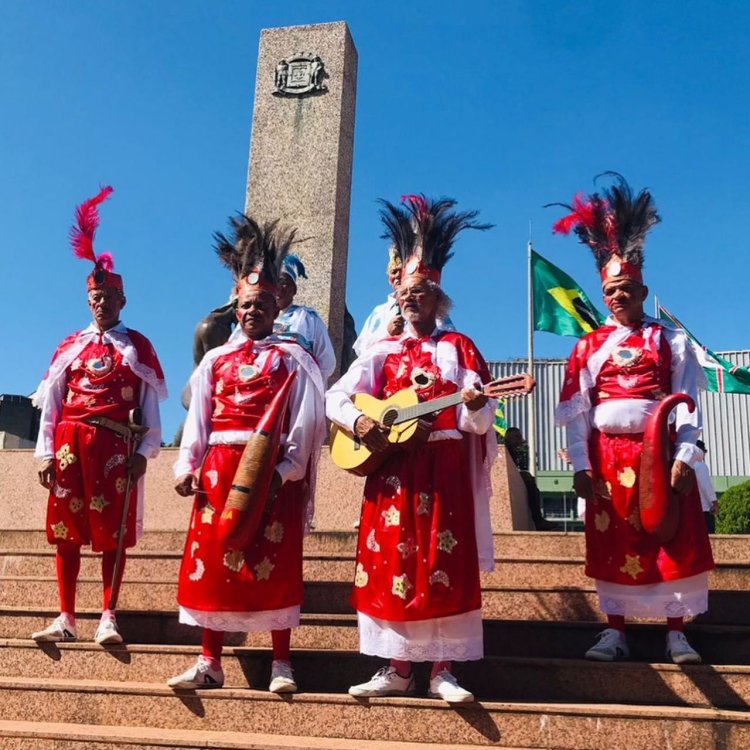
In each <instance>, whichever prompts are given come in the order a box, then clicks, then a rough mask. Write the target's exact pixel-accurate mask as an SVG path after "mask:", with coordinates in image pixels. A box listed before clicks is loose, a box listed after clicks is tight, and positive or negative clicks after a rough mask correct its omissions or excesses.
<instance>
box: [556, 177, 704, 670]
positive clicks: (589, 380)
mask: <svg viewBox="0 0 750 750" xmlns="http://www.w3.org/2000/svg"><path fill="white" fill-rule="evenodd" d="M613 176H614V178H615V184H614V185H613V186H612V187H611V188H610V189H608V190H604V191H602V194H598V193H596V194H594V195H591V196H588V197H587V198H583V197H582V196H580V195H577V196H576V197H575V199H574V201H573V205H572V206H568V208H571V209H572V213H571V214H570V215H569V216H566V217H565V218H563V219H561V220H560V221H559V222H557V223H556V224H555V227H554V231H556V232H563V233H565V234H567V233H568V232H569V231H570V230H571V229H573V230H575V232H576V234H577V235H578V236H579V238H580V240H581V242H583V243H585V244H587V245H589V247H590V248H591V249H592V251H593V253H594V257H595V259H596V261H597V266H598V268H599V271H600V274H601V279H602V291H603V294H604V302H605V303H606V305H607V307H608V308H609V310H610V312H611V315H610V317H609V318H608V319H607V321H606V323H605V324H604V325H603V326H602V327H601V328H598V329H597V330H595V331H592V332H591V333H589V334H587V335H586V336H584V337H583V338H582V339H581V340H580V341H579V342H578V344H577V345H576V347H575V349H574V350H573V353H572V354H571V357H570V360H569V362H568V367H567V371H566V375H565V382H564V384H563V388H562V393H561V396H560V404H559V406H558V407H557V414H556V416H557V422H558V424H560V425H565V426H566V428H567V435H568V449H567V450H568V455H569V457H570V461H571V463H572V464H573V470H574V472H575V475H574V489H575V491H576V493H577V494H578V496H579V497H582V498H585V500H586V505H587V508H586V514H585V521H586V574H587V575H589V576H590V577H592V578H594V579H595V580H596V587H597V592H598V594H599V606H600V607H601V610H602V612H603V613H604V614H605V615H607V624H608V627H607V628H606V629H605V630H604V631H603V632H602V633H600V634H599V636H598V637H597V642H596V643H595V644H594V646H592V648H590V649H589V650H588V651H587V652H586V658H588V659H594V660H599V661H612V660H614V659H619V658H625V657H627V656H628V655H629V652H628V645H627V641H626V638H625V618H626V617H628V616H633V617H650V618H653V617H659V618H662V617H663V618H666V620H667V627H668V633H667V642H666V652H667V657H668V658H671V659H672V661H674V662H675V663H677V664H695V663H698V662H700V656H699V655H698V653H697V652H696V651H695V650H694V649H693V648H692V647H691V646H690V644H689V643H688V641H687V639H686V638H685V635H684V633H683V632H682V629H683V618H684V617H685V616H694V615H697V614H700V613H701V612H705V611H706V610H707V608H708V573H709V571H710V570H711V569H712V568H713V567H714V564H713V558H712V555H711V546H710V543H709V540H708V534H707V533H706V526H705V523H704V522H703V518H702V515H701V504H700V497H699V495H698V491H697V488H696V484H695V480H694V472H693V470H692V468H691V467H692V466H693V465H694V463H695V462H696V461H697V460H698V459H699V455H700V451H699V449H698V448H697V447H696V444H695V443H696V440H697V438H698V437H699V434H700V428H701V421H700V416H699V414H698V411H697V409H696V411H695V412H694V413H692V414H690V413H689V412H688V410H687V408H686V406H685V405H684V404H681V405H679V406H678V407H677V408H676V411H675V420H674V422H673V427H672V433H673V437H674V443H673V446H672V467H671V487H672V489H673V490H674V491H675V492H677V493H680V500H679V508H680V510H679V512H680V522H679V527H678V530H677V533H676V534H675V535H674V537H673V538H672V539H671V540H670V541H668V542H660V541H659V540H658V539H657V538H656V536H655V535H653V534H650V533H647V532H646V530H644V528H643V526H642V523H641V515H640V510H639V485H640V480H639V471H640V465H641V457H642V448H643V433H644V430H645V428H646V425H647V423H648V421H649V419H650V418H651V415H652V414H654V412H655V410H656V408H657V406H658V404H659V401H660V400H661V399H663V398H664V397H665V396H666V395H667V394H670V393H687V394H688V395H690V396H691V397H692V398H693V400H694V401H695V402H696V404H697V402H698V390H699V388H701V387H705V385H704V376H703V371H702V369H701V368H700V365H699V364H698V362H697V360H696V358H695V356H694V354H693V350H692V348H691V346H690V344H689V342H688V341H687V338H686V336H685V334H684V332H683V331H680V330H675V329H673V328H669V327H667V326H665V325H664V323H663V321H658V320H655V319H654V318H651V317H649V316H647V315H645V314H644V312H643V304H644V301H645V300H646V297H647V295H648V288H647V287H646V286H645V285H644V284H643V277H642V272H641V267H642V265H643V243H644V238H645V235H646V233H647V232H648V231H649V229H650V228H651V227H652V226H653V225H654V224H656V223H657V222H658V221H660V219H659V216H658V214H657V213H656V207H655V206H654V203H653V199H652V197H651V194H650V193H649V192H647V191H645V190H644V191H642V192H641V193H639V194H638V195H636V196H634V195H633V194H632V191H631V189H630V187H629V186H628V184H627V183H626V182H625V180H624V179H623V178H622V177H621V176H620V175H613Z"/></svg>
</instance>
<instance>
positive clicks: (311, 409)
mask: <svg viewBox="0 0 750 750" xmlns="http://www.w3.org/2000/svg"><path fill="white" fill-rule="evenodd" d="M285 361H286V363H287V366H289V365H291V366H292V367H294V368H295V369H296V370H297V377H296V378H295V381H294V384H293V385H292V393H291V395H290V397H289V412H288V413H289V432H288V433H287V437H286V443H285V445H284V455H283V458H282V459H281V461H279V462H278V463H277V464H276V471H277V472H278V473H279V476H280V477H281V482H282V484H283V483H284V482H295V481H297V480H298V479H302V478H303V477H304V476H305V473H306V472H307V465H308V462H309V460H310V453H311V451H312V447H313V440H314V437H315V432H316V429H317V427H318V424H319V423H320V421H321V420H322V419H323V403H322V399H321V397H320V394H319V393H318V391H317V390H316V389H315V386H314V385H313V384H312V383H311V382H310V379H309V378H308V376H307V374H306V373H305V371H304V369H303V368H301V367H299V366H297V364H296V362H295V361H294V360H293V359H292V357H291V356H288V355H287V356H286V357H285Z"/></svg>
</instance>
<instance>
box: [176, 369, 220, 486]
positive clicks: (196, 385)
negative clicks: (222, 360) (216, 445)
mask: <svg viewBox="0 0 750 750" xmlns="http://www.w3.org/2000/svg"><path fill="white" fill-rule="evenodd" d="M204 362H205V360H204ZM213 385H214V382H213V370H212V368H211V366H210V364H209V365H204V363H203V362H202V363H201V364H200V365H198V369H197V370H196V371H195V372H194V373H193V375H192V377H191V378H190V408H189V409H188V414H187V417H186V418H185V427H184V428H183V430H182V441H181V442H180V453H179V455H178V457H177V461H175V464H174V467H173V469H174V475H175V477H177V478H179V477H181V476H184V475H185V474H192V473H193V472H195V471H197V470H198V468H199V467H200V465H201V464H202V463H203V458H204V457H205V455H206V451H207V449H208V437H209V434H210V432H211V409H212V403H211V402H212V397H213Z"/></svg>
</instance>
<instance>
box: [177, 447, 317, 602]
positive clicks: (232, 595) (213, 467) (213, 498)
mask: <svg viewBox="0 0 750 750" xmlns="http://www.w3.org/2000/svg"><path fill="white" fill-rule="evenodd" d="M243 450H244V445H213V446H211V447H210V448H209V450H208V453H207V454H206V458H205V460H204V462H203V466H202V468H201V475H200V480H199V482H198V484H199V487H200V489H201V490H202V491H203V492H201V493H198V494H197V495H196V497H195V501H194V504H193V513H192V517H191V519H190V528H189V530H188V535H187V541H186V543H185V551H184V553H183V556H182V565H181V567H180V579H179V588H178V592H177V600H178V602H179V604H180V606H182V607H185V608H186V609H193V610H202V611H205V612H262V611H266V610H275V609H283V608H286V607H291V606H295V605H299V604H301V603H302V597H303V587H302V537H303V511H304V507H303V503H304V497H303V485H304V482H303V481H299V482H286V483H285V484H284V485H282V487H281V489H280V490H279V492H278V493H277V495H276V498H275V499H274V501H273V504H272V506H271V508H270V509H267V510H266V512H265V513H264V515H263V518H262V519H261V522H260V526H259V527H258V531H257V533H256V535H255V538H254V539H253V541H252V542H251V543H250V544H249V545H248V546H247V547H246V548H245V549H244V550H239V551H233V552H230V551H227V550H226V549H224V547H223V546H222V545H221V542H220V541H219V539H218V536H217V534H216V531H217V526H218V521H219V516H220V515H221V511H222V510H223V509H224V503H225V502H226V499H227V496H228V495H229V490H230V486H231V484H232V479H233V478H234V474H235V471H236V470H237V466H238V464H239V462H240V457H241V456H242V451H243Z"/></svg>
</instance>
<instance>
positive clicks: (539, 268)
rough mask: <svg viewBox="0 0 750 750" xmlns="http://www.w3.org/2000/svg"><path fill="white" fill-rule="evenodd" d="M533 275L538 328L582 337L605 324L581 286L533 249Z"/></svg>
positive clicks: (563, 334)
mask: <svg viewBox="0 0 750 750" xmlns="http://www.w3.org/2000/svg"><path fill="white" fill-rule="evenodd" d="M531 278H532V284H533V289H534V330H535V331H549V332H550V333H556V334H557V335H558V336H576V337H577V338H580V337H581V336H583V335H584V334H585V333H589V332H590V331H593V330H594V329H595V328H598V327H599V326H600V325H601V324H602V323H604V317H603V316H602V314H601V313H600V312H599V311H598V310H597V309H596V308H595V307H594V306H593V305H592V304H591V300H590V299H589V298H588V297H587V296H586V293H585V292H584V291H583V290H582V289H581V287H579V286H578V284H576V283H575V281H573V279H571V278H570V276H568V274H566V273H565V272H564V271H561V270H560V269H559V268H558V267H557V266H554V265H552V263H550V262H549V261H548V260H546V259H545V258H543V257H542V256H541V255H539V253H537V252H535V251H534V250H532V251H531Z"/></svg>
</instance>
